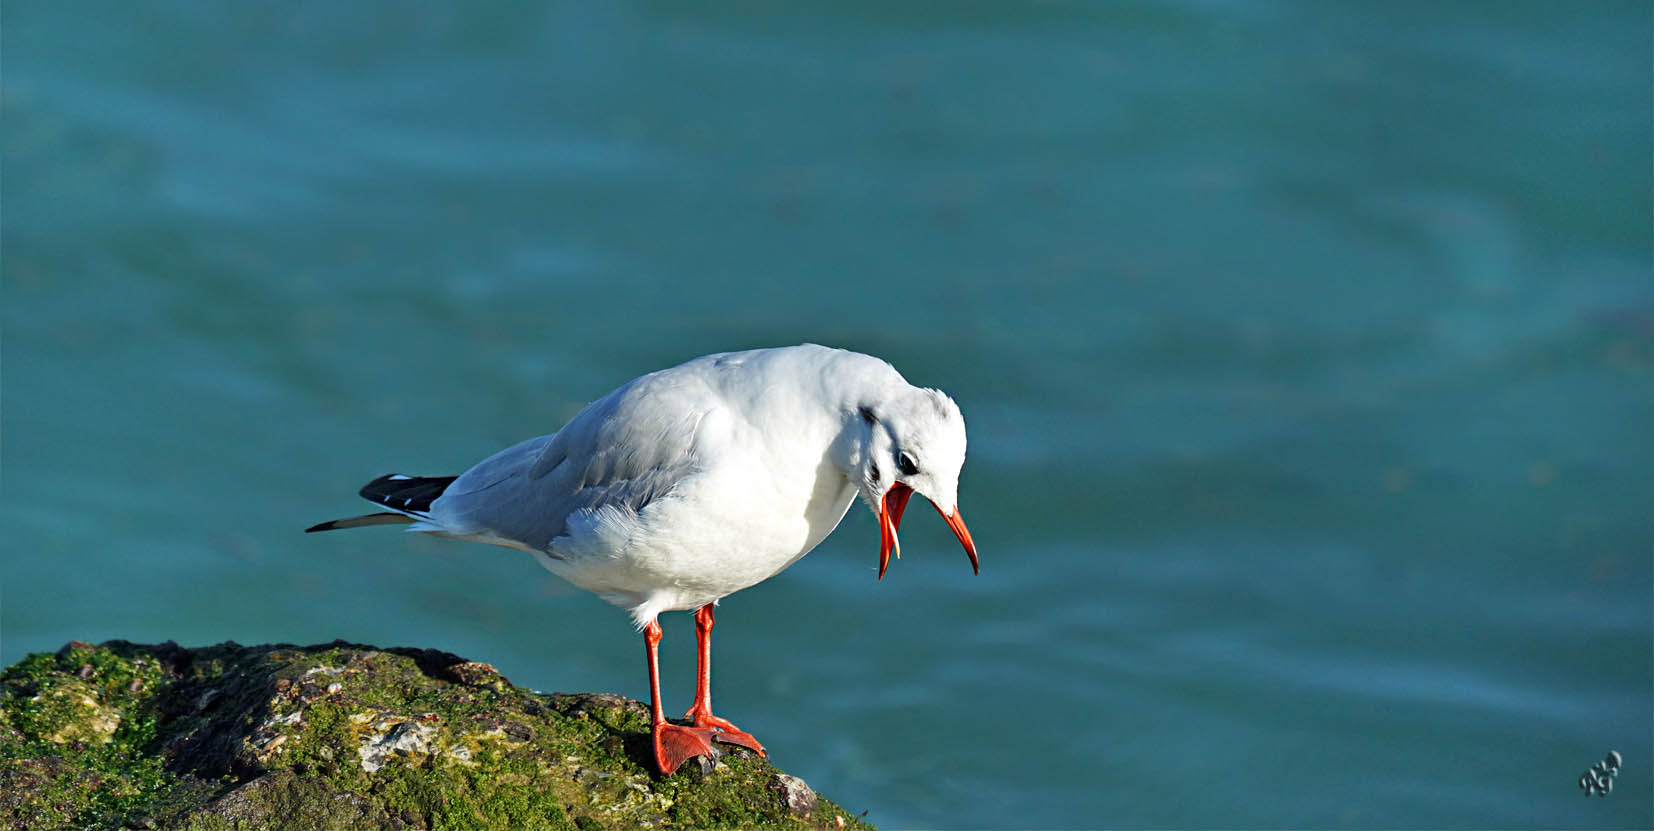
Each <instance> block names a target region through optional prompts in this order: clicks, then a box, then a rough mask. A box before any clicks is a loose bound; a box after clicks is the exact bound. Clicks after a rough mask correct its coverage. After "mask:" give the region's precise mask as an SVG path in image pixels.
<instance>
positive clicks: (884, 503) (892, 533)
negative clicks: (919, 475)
mask: <svg viewBox="0 0 1654 831" xmlns="http://www.w3.org/2000/svg"><path fill="white" fill-rule="evenodd" d="M912 496H913V489H912V488H910V487H908V486H907V485H904V484H902V483H900V482H897V483H896V484H894V485H891V486H890V490H887V491H885V492H884V499H882V500H880V501H879V579H880V580H883V579H884V572H885V569H887V568H889V567H890V554H891V552H895V553H896V559H898V560H900V559H901V558H902V544H901V542H900V541H899V540H897V539H896V529H897V528H899V527H900V526H901V524H902V512H903V511H905V510H907V500H908V499H909V498H911V497H912ZM930 504H931V507H935V508H936V512H937V513H939V514H942V509H941V508H940V507H937V506H936V503H935V502H932V503H930ZM942 519H943V521H945V522H947V524H948V527H949V528H952V529H953V535H954V536H956V537H958V538H959V544H960V545H963V546H965V554H967V555H968V556H969V557H970V558H971V573H972V574H977V573H980V572H981V567H980V565H979V564H978V563H977V560H976V543H975V542H974V541H972V540H971V531H970V529H969V528H966V527H965V520H964V519H963V518H961V517H960V516H959V509H958V508H957V507H956V508H954V509H953V513H952V514H942Z"/></svg>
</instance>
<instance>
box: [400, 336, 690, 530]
mask: <svg viewBox="0 0 1654 831" xmlns="http://www.w3.org/2000/svg"><path fill="white" fill-rule="evenodd" d="M680 369H681V368H680ZM718 405H719V402H718V399H717V397H716V396H715V395H714V394H713V393H712V391H711V389H710V388H709V387H708V386H707V385H706V384H704V383H701V382H700V381H699V380H698V379H696V378H694V377H693V375H692V374H689V373H683V372H674V371H673V370H667V371H664V372H657V373H654V374H652V375H645V376H643V377H641V378H638V379H636V380H634V381H632V382H630V383H628V384H626V385H625V386H623V387H621V388H619V389H617V390H615V391H614V392H611V393H609V394H608V395H607V396H604V397H603V398H601V399H598V400H597V401H594V402H592V403H591V404H590V405H588V406H587V407H586V408H585V409H583V410H581V411H580V413H579V414H577V415H576V416H575V417H574V418H573V419H571V420H570V421H569V423H568V424H567V425H565V426H564V427H563V429H562V430H559V431H557V432H556V433H553V434H551V435H549V436H540V437H538V438H533V439H529V440H527V441H524V442H520V443H518V444H515V445H513V446H511V447H508V448H506V449H505V450H502V451H500V452H499V453H496V454H494V455H493V456H490V457H489V458H487V459H484V460H483V461H482V462H480V463H478V464H477V465H476V466H475V467H473V468H471V469H470V470H468V471H466V472H465V473H464V474H463V475H461V476H460V477H459V478H458V479H457V480H455V481H454V483H453V484H452V485H449V486H448V488H447V490H446V491H444V492H443V494H442V497H441V498H440V499H438V500H436V502H434V503H432V505H431V515H430V520H429V523H430V525H432V526H435V527H434V528H431V529H430V530H435V531H438V532H440V533H443V534H447V535H450V536H455V537H468V538H474V539H479V540H482V541H488V542H497V543H504V544H508V545H515V546H518V547H522V548H528V549H531V550H534V551H546V550H547V547H548V546H549V544H550V543H551V541H552V540H553V539H556V538H557V537H560V536H563V535H565V534H566V533H567V528H568V521H569V517H570V516H572V515H573V514H575V512H577V511H580V510H583V509H592V508H596V507H598V506H602V505H612V506H616V507H623V508H625V509H627V510H630V511H633V512H636V511H641V510H643V508H644V506H646V505H648V504H649V503H650V502H652V501H654V500H656V499H658V498H660V497H661V496H663V495H665V494H666V493H668V492H670V491H671V490H672V488H673V487H675V486H676V485H677V484H678V482H680V481H682V480H683V479H684V478H685V477H687V476H690V475H692V474H694V473H695V472H696V471H698V470H699V469H700V468H701V463H702V460H701V459H700V458H699V457H698V455H697V454H696V453H695V437H696V432H697V429H698V428H699V426H700V424H701V420H702V419H703V418H704V417H705V416H706V414H707V413H709V412H711V411H712V410H713V409H715V408H717V407H718Z"/></svg>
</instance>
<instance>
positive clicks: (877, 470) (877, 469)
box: [873, 462, 884, 482]
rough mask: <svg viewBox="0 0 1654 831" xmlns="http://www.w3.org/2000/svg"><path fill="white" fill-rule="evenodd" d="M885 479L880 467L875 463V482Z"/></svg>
mask: <svg viewBox="0 0 1654 831" xmlns="http://www.w3.org/2000/svg"><path fill="white" fill-rule="evenodd" d="M883 478H884V475H883V474H881V473H880V472H879V465H878V463H877V462H875V463H874V464H873V481H875V482H877V481H879V480H880V479H883Z"/></svg>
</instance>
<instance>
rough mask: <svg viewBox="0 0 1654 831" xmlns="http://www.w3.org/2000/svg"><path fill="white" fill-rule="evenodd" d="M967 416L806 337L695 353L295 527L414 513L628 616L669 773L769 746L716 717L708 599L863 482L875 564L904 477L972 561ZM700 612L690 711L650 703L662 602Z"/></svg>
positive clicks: (773, 563)
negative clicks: (724, 750) (962, 508)
mask: <svg viewBox="0 0 1654 831" xmlns="http://www.w3.org/2000/svg"><path fill="white" fill-rule="evenodd" d="M964 462H965V421H964V417H963V416H962V415H960V412H959V407H958V405H956V404H955V403H954V402H953V399H951V398H949V397H948V396H947V395H945V394H943V393H942V392H940V391H938V390H934V389H924V388H920V387H915V386H912V385H911V384H909V383H908V382H907V381H906V380H905V379H903V378H902V376H901V374H900V373H898V372H897V371H896V370H895V368H894V367H892V366H891V365H890V364H888V363H886V362H884V361H882V360H879V359H878V358H874V357H871V356H868V355H862V354H858V353H855V352H848V351H845V350H841V349H829V348H827V347H823V346H816V345H813V344H805V345H802V346H791V347H782V348H775V349H754V350H751V351H747V352H726V353H721V354H716V355H706V356H704V357H700V358H696V359H694V360H692V361H689V362H688V363H684V364H681V365H679V366H676V367H672V368H671V369H664V370H660V371H659V372H652V373H649V374H648V375H644V376H641V377H639V378H635V379H633V380H631V381H628V382H627V383H625V384H623V385H621V387H620V388H618V389H616V390H615V391H613V392H611V393H609V394H608V395H605V396H603V397H602V398H600V399H598V400H597V401H595V402H593V403H592V404H590V405H588V406H587V407H586V408H585V409H583V410H581V411H580V412H579V413H578V414H577V415H575V417H574V418H573V419H572V420H570V421H569V423H568V424H566V425H564V426H563V429H561V430H558V431H557V432H555V433H552V434H550V435H546V436H540V437H538V438H533V439H529V440H527V441H524V442H521V443H518V444H516V445H513V446H511V447H508V448H506V449H504V450H502V451H500V452H498V453H496V454H494V455H493V456H490V457H488V458H487V459H484V460H482V461H481V462H479V463H478V464H477V465H476V466H475V467H472V468H471V469H470V470H467V471H466V472H464V473H463V474H461V475H459V476H457V477H456V476H440V477H422V476H404V475H401V474H393V475H390V476H382V477H380V478H378V479H375V480H373V481H372V482H369V483H368V484H367V485H365V486H364V487H363V488H362V490H361V495H362V496H363V497H365V498H367V499H369V500H372V501H374V502H377V503H379V504H381V505H384V506H385V507H388V508H390V509H391V511H393V512H394V513H377V514H369V515H366V516H361V517H354V518H350V519H340V520H334V521H332V522H324V523H321V524H320V525H316V526H313V527H311V528H309V529H307V530H309V531H328V530H333V529H336V528H353V527H358V526H363V525H381V524H390V523H408V522H411V523H413V524H412V526H411V527H410V528H409V529H408V530H410V531H423V532H426V533H430V534H436V535H438V536H444V537H452V538H454V539H461V540H473V541H476V542H485V543H490V544H493V545H502V546H506V547H510V548H518V549H522V550H524V551H527V552H529V553H530V554H533V555H534V558H535V559H537V560H539V562H540V564H541V565H543V566H545V567H546V568H547V569H549V570H550V571H551V572H552V573H553V574H556V575H557V576H559V577H562V578H563V579H565V580H567V581H569V582H570V583H573V584H574V585H576V586H579V587H580V588H583V589H586V590H587V591H591V592H594V593H596V594H597V595H599V596H600V597H602V598H603V599H604V600H607V601H609V602H610V603H613V604H614V605H616V606H619V607H621V608H623V609H626V610H628V611H630V612H631V614H632V619H633V621H635V622H636V624H637V626H638V628H639V629H640V630H641V631H642V633H643V637H644V642H645V644H646V645H647V649H648V656H649V693H650V697H651V699H652V701H651V703H652V707H653V728H652V729H653V738H654V749H655V762H656V764H657V766H658V767H659V768H660V770H661V772H662V773H663V774H668V775H669V774H671V773H672V771H674V770H675V769H677V767H678V766H679V765H680V764H682V763H683V762H684V760H686V759H688V758H690V757H692V756H708V757H710V756H712V755H713V751H712V745H711V742H712V741H720V742H727V743H731V744H737V745H742V746H745V747H748V748H751V749H753V750H755V751H757V752H758V753H760V754H762V753H764V748H763V746H762V745H761V744H759V743H758V741H757V740H756V739H754V738H753V737H752V736H751V735H750V734H748V733H747V732H745V731H743V730H741V729H740V728H738V727H736V726H735V725H734V724H732V723H730V722H729V721H727V720H725V719H722V718H719V717H717V716H715V715H713V714H712V701H711V670H710V666H711V634H712V624H713V611H712V610H713V606H714V605H716V604H717V603H718V601H719V600H721V599H722V598H724V597H728V596H729V595H730V594H733V593H735V592H737V591H740V590H741V589H744V588H747V587H748V586H752V585H754V584H757V583H759V582H762V581H763V580H766V579H768V578H770V577H773V576H775V575H776V574H778V573H780V572H781V571H782V570H783V569H785V568H786V567H787V566H790V565H792V564H793V563H795V562H798V560H799V558H801V557H803V556H804V555H805V554H808V553H809V552H810V550H811V549H812V548H815V547H816V544H818V543H820V542H821V541H822V539H824V538H825V537H826V536H827V535H828V534H829V533H831V532H832V530H833V529H834V528H835V527H837V526H838V523H839V521H840V520H841V519H843V517H844V515H845V512H846V511H848V510H849V507H850V504H851V503H852V502H854V501H855V499H856V498H857V497H858V496H859V497H860V498H861V499H862V501H863V502H865V503H866V504H867V506H868V508H869V509H871V510H872V511H873V513H874V514H875V515H877V516H878V521H879V530H880V542H879V578H880V579H883V577H884V573H885V569H886V568H887V567H888V566H889V563H890V554H891V553H892V552H895V553H896V555H897V556H898V557H900V556H901V550H900V547H899V543H898V541H897V538H896V531H897V528H898V527H899V525H900V523H901V518H902V511H903V510H904V509H905V508H906V506H907V501H908V498H909V497H910V496H912V495H913V493H914V492H918V493H920V494H923V495H924V496H925V497H927V498H928V499H929V500H930V502H931V504H932V505H934V506H935V507H936V510H937V511H938V512H939V513H940V514H941V515H942V517H943V519H944V520H946V522H947V524H948V527H949V528H951V529H953V533H954V534H955V535H956V536H957V537H958V538H959V542H960V544H961V545H963V546H964V547H965V553H966V554H967V555H969V556H970V560H971V568H972V570H973V571H975V570H976V569H977V567H978V563H977V556H976V544H975V543H974V542H973V541H972V540H971V535H970V531H969V530H967V529H966V527H965V522H964V520H963V519H961V518H960V516H959V508H958V506H957V494H958V487H959V471H960V468H961V467H962V466H963V465H964ZM688 609H695V610H696V612H695V624H696V626H695V631H696V635H697V638H696V640H697V642H698V645H699V648H700V655H699V660H698V662H697V667H698V670H697V678H696V691H695V703H694V705H693V706H692V707H691V708H690V709H689V711H688V712H687V713H686V714H685V716H684V717H685V719H687V720H688V721H689V722H690V723H689V724H688V725H680V724H672V723H669V722H668V721H667V720H666V718H665V717H664V716H663V715H662V708H661V693H660V669H659V659H658V654H659V653H658V646H659V643H660V637H661V630H660V625H659V624H658V623H657V622H656V616H657V615H659V614H660V613H661V612H668V611H678V610H688Z"/></svg>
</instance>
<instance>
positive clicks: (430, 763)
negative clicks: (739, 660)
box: [0, 641, 869, 831]
mask: <svg viewBox="0 0 1654 831" xmlns="http://www.w3.org/2000/svg"><path fill="white" fill-rule="evenodd" d="M648 715H649V714H648V709H647V708H646V707H645V706H644V705H643V704H641V703H639V702H636V701H632V700H630V699H627V698H623V697H621V696H615V695H606V694H590V693H588V694H575V695H565V694H539V693H533V692H529V691H526V690H522V689H519V688H517V687H515V686H513V685H512V684H511V683H510V682H509V681H507V680H506V679H505V678H504V677H503V676H501V675H500V674H499V673H498V672H496V671H495V670H494V668H493V667H490V666H488V665H487V664H481V663H475V662H469V661H466V660H464V659H463V658H460V657H458V656H455V655H450V654H448V653H444V652H438V651H435V650H416V649H387V650H381V649H376V648H374V647H371V646H362V645H358V644H348V643H343V642H335V643H331V644H325V645H320V646H308V647H296V646H287V645H276V646H252V647H243V646H239V645H237V644H234V643H225V644H220V645H218V646H211V647H205V648H200V649H185V648H182V647H179V646H178V645H176V644H172V643H167V644H160V645H141V644H132V643H127V642H124V641H111V642H108V643H105V644H102V645H100V646H93V645H91V644H87V643H80V642H75V643H71V644H69V645H68V646H65V647H64V648H63V649H62V650H60V651H59V652H58V653H57V654H55V655H50V654H35V655H30V656H28V657H27V658H24V659H23V660H22V661H20V662H18V663H17V664H15V665H13V666H11V667H9V668H8V669H6V670H5V672H4V674H3V675H0V828H14V829H48V828H123V827H126V828H168V829H191V830H193V831H216V829H265V828H270V829H289V828H290V829H301V828H302V829H313V828H338V829H356V828H404V829H438V828H453V829H486V828H575V829H585V830H586V831H590V829H600V828H726V827H735V828H825V829H834V831H836V830H837V829H839V828H868V827H869V826H866V825H864V824H863V823H861V822H860V821H859V820H858V819H857V817H856V816H855V815H854V814H850V813H847V812H845V811H844V809H842V808H839V807H838V806H836V805H834V804H832V803H831V802H828V801H827V800H825V799H818V798H817V797H816V796H815V794H814V793H813V792H811V791H810V789H809V788H808V786H805V785H804V783H803V782H802V781H800V780H798V779H796V778H795V777H791V776H787V775H786V774H783V773H781V772H779V771H777V770H776V769H775V768H774V767H772V766H771V765H770V764H769V762H768V761H767V760H765V759H763V758H760V757H758V756H756V755H755V754H752V753H750V752H748V751H746V750H744V749H740V748H731V749H728V750H727V752H725V753H724V754H723V757H722V758H721V759H720V760H719V761H718V763H717V764H716V765H715V766H711V767H710V769H708V768H707V767H706V766H696V765H694V764H689V765H685V766H684V767H683V768H681V769H680V770H679V771H678V773H677V774H676V775H675V776H671V777H661V776H660V775H658V774H657V773H655V772H654V770H653V765H652V762H651V759H652V755H651V750H650V738H649V720H648ZM720 749H723V747H722V746H720Z"/></svg>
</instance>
